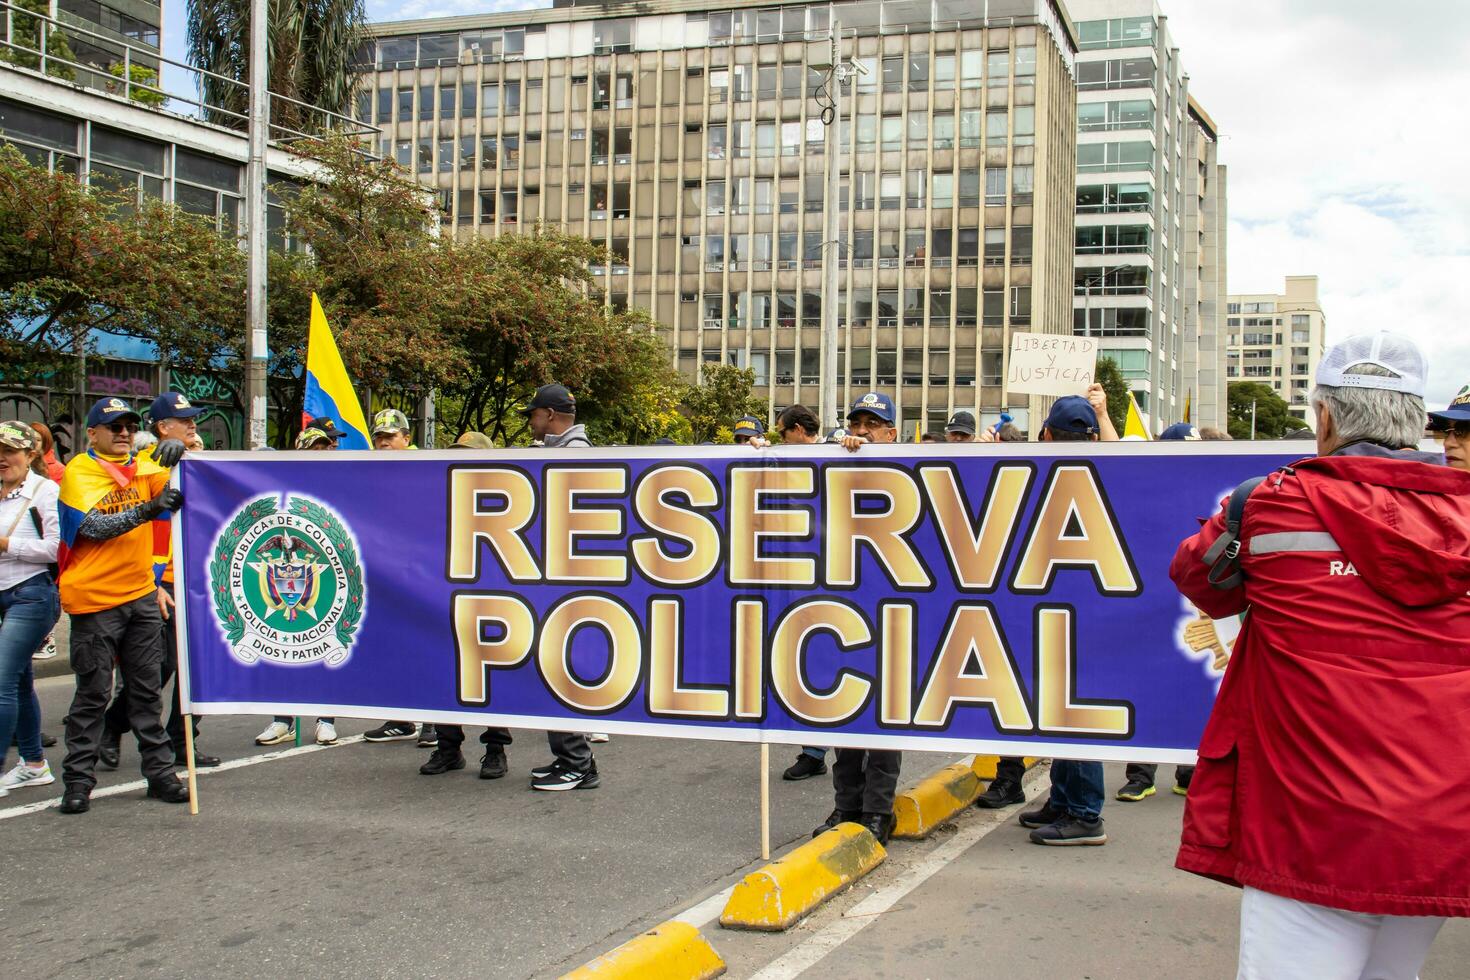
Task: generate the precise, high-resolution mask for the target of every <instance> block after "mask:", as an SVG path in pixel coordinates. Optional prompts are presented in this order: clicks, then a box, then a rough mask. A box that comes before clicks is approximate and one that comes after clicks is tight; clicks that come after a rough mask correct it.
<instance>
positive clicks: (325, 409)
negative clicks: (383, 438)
mask: <svg viewBox="0 0 1470 980" xmlns="http://www.w3.org/2000/svg"><path fill="white" fill-rule="evenodd" d="M323 416H325V417H326V418H329V419H331V420H332V421H334V422H336V423H337V428H338V429H339V430H340V431H341V432H342V438H341V440H340V441H339V442H338V443H337V448H338V449H371V448H373V446H372V443H371V442H370V441H369V440H368V431H367V428H368V427H367V419H365V418H364V417H363V414H362V404H361V403H360V402H358V400H357V392H355V391H354V390H353V389H352V379H351V378H350V377H348V376H347V368H346V366H345V365H343V363H342V355H341V354H339V353H338V352H337V341H336V340H334V339H333V338H332V328H331V327H329V326H327V314H326V313H325V312H324V311H323V310H322V304H321V302H320V301H319V300H318V299H317V298H316V293H312V294H311V332H310V333H309V334H308V336H307V341H306V397H305V398H304V399H303V400H302V405H301V421H302V423H303V424H305V423H306V422H308V421H310V420H311V419H316V418H322V417H323Z"/></svg>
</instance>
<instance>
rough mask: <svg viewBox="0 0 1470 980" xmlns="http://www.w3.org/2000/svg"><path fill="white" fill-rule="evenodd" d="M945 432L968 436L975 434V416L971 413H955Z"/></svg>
mask: <svg viewBox="0 0 1470 980" xmlns="http://www.w3.org/2000/svg"><path fill="white" fill-rule="evenodd" d="M944 431H945V432H963V433H964V434H965V435H967V436H973V435H974V434H975V416H973V415H971V414H970V413H969V412H955V413H954V414H953V415H951V416H950V417H949V422H948V424H946V425H945V427H944Z"/></svg>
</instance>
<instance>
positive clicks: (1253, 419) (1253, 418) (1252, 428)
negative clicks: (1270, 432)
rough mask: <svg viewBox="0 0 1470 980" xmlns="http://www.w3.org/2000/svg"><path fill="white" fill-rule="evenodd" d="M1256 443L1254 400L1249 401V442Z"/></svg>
mask: <svg viewBox="0 0 1470 980" xmlns="http://www.w3.org/2000/svg"><path fill="white" fill-rule="evenodd" d="M1255 441H1256V400H1255V399H1254V398H1252V399H1251V442H1255Z"/></svg>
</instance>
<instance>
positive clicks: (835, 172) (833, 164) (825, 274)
mask: <svg viewBox="0 0 1470 980" xmlns="http://www.w3.org/2000/svg"><path fill="white" fill-rule="evenodd" d="M840 37H841V28H840V27H839V26H838V24H837V22H836V21H833V23H832V63H831V65H829V66H826V67H827V68H828V73H827V89H828V91H829V93H830V97H831V100H832V101H831V105H829V106H826V107H824V109H823V112H822V122H823V123H824V124H825V125H826V127H827V132H828V134H829V135H830V136H831V137H832V138H831V139H830V140H829V141H828V145H829V146H830V147H831V153H830V154H829V155H828V160H829V162H828V165H827V194H826V197H827V207H826V211H825V221H824V222H823V228H822V238H823V240H824V242H825V243H826V253H827V262H826V265H824V266H823V267H822V348H821V350H822V372H821V388H820V392H819V395H818V401H819V402H820V403H821V404H820V405H819V407H818V415H819V417H820V418H821V421H822V431H823V432H826V431H828V430H829V428H830V427H831V426H834V425H840V424H841V422H840V421H839V420H840V418H841V415H840V414H839V409H838V405H837V389H838V384H837V314H838V311H837V281H838V279H837V273H838V270H839V269H840V268H841V264H842V243H841V242H839V241H838V235H839V234H840V232H839V230H838V213H837V206H838V196H839V193H840V192H841V189H842V181H841V166H842V83H843V82H844V81H846V80H847V79H848V78H851V77H852V76H853V75H855V74H859V73H861V74H867V69H866V68H863V67H862V65H861V64H858V65H851V64H846V63H844V62H843V61H842V55H841V51H840V50H839V38H840ZM816 67H822V66H816ZM850 363H851V362H850V361H849V364H850Z"/></svg>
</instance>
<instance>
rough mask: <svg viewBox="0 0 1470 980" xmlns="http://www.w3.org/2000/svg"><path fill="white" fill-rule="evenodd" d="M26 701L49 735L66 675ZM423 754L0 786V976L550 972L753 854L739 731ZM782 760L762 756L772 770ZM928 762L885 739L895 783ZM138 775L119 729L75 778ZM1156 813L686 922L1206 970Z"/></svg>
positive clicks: (992, 820)
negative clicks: (791, 924)
mask: <svg viewBox="0 0 1470 980" xmlns="http://www.w3.org/2000/svg"><path fill="white" fill-rule="evenodd" d="M41 691H42V701H43V715H44V716H45V718H46V719H47V723H46V726H45V727H46V729H47V730H48V731H52V732H57V733H59V719H60V718H61V717H62V715H63V714H64V713H65V709H66V705H67V702H68V700H69V696H70V680H69V678H65V677H58V678H53V679H48V680H45V681H42V682H41ZM265 721H266V719H264V718H209V719H205V721H204V735H203V738H202V740H201V745H202V747H204V748H205V749H207V750H208V751H210V752H212V753H215V754H218V755H222V756H224V757H225V758H226V759H227V760H234V759H246V758H249V757H252V756H259V755H262V754H264V753H265V752H266V751H267V750H263V749H259V748H257V747H256V746H255V745H254V744H253V743H252V738H253V736H254V735H255V734H256V732H257V731H259V729H260V728H261V727H263V725H264V724H265ZM368 727H371V723H370V722H355V721H349V720H345V719H344V720H343V721H342V722H341V724H340V725H339V729H340V731H341V733H342V734H343V736H344V737H345V736H348V735H352V734H356V733H358V732H361V731H363V730H364V729H366V728H368ZM472 738H473V736H472ZM474 745H475V743H473V741H472V742H471V743H470V745H469V746H467V748H469V747H473V746H474ZM60 748H61V747H60V746H58V747H57V749H53V750H52V754H51V759H52V762H53V765H54V766H55V767H56V768H57V769H58V771H59V769H60V760H61V754H60V751H59V749H60ZM427 754H428V753H427V750H421V749H417V748H415V747H414V746H413V744H412V743H393V744H389V745H370V744H366V743H360V742H359V743H356V744H347V745H342V746H339V747H335V748H330V749H325V750H322V751H312V752H306V753H301V754H292V755H288V756H286V757H283V758H275V759H272V760H270V761H265V762H262V763H260V764H254V765H248V766H243V767H240V768H235V769H232V770H230V771H227V772H219V773H215V774H211V775H208V776H206V777H204V778H202V779H201V781H200V799H201V804H202V812H201V814H200V816H198V817H192V818H191V817H190V816H189V815H188V813H187V808H185V807H182V806H170V805H168V804H163V803H159V802H156V801H151V800H145V799H144V798H143V795H142V790H141V789H139V790H136V791H132V792H128V793H124V794H122V795H117V796H110V797H99V798H97V799H95V801H94V805H93V810H92V812H91V813H89V814H86V815H85V816H81V817H63V816H61V815H60V814H58V813H57V812H56V811H55V810H54V809H47V810H41V811H39V812H25V813H21V814H19V815H16V816H13V817H7V816H6V814H7V813H10V812H13V811H16V810H17V809H18V808H24V807H27V806H28V805H33V804H36V803H38V802H40V801H42V800H44V799H47V798H51V797H54V796H55V795H58V794H59V791H60V785H59V780H58V783H57V785H55V786H53V787H47V788H43V789H28V790H24V791H16V792H13V793H12V794H11V795H10V796H9V797H8V798H6V799H3V800H0V854H3V858H4V865H5V874H4V879H3V880H4V887H3V888H0V921H3V922H4V923H5V924H6V932H7V934H8V936H9V937H10V939H11V941H10V942H8V943H6V944H5V945H4V946H3V947H0V977H5V978H7V980H22V978H31V977H87V978H93V977H113V976H116V977H134V976H145V975H146V976H151V977H196V976H203V975H214V976H265V975H285V976H290V975H296V976H309V977H326V978H330V977H354V978H360V977H374V976H387V975H396V976H432V977H470V976H475V977H497V978H498V977H507V978H518V977H529V976H554V975H556V974H559V973H561V972H563V971H564V970H565V969H568V968H571V967H573V966H576V965H578V964H580V963H582V962H584V961H586V960H587V959H590V958H591V957H593V956H595V955H597V954H598V953H600V952H603V951H605V950H607V949H609V948H611V947H613V946H615V945H617V944H618V943H620V942H622V941H623V940H624V939H627V938H628V937H630V936H632V935H634V934H635V933H636V932H638V931H640V930H641V929H643V928H646V927H647V926H650V925H653V924H655V923H657V922H659V921H662V920H663V919H665V918H667V917H669V916H671V915H674V914H677V913H679V912H681V911H683V910H685V909H686V908H688V907H689V906H691V905H693V904H694V903H696V902H698V901H699V900H700V899H703V898H706V897H708V896H710V895H712V894H715V893H717V892H719V891H720V890H721V889H722V888H724V887H727V886H728V885H729V884H731V883H732V882H733V881H735V880H737V879H738V877H739V875H740V874H741V873H743V872H744V871H745V870H748V869H750V868H753V867H755V866H757V865H758V864H759V863H760V862H759V861H758V860H757V858H758V838H757V833H758V824H757V812H756V802H755V801H756V794H757V779H758V768H757V767H758V751H757V749H756V748H755V747H754V746H744V745H730V744H724V743H708V742H687V741H677V740H666V739H653V738H631V737H616V738H614V740H613V741H612V742H611V743H610V744H608V745H604V746H599V747H598V748H597V757H598V764H599V769H600V770H601V771H602V774H603V785H602V788H600V789H598V790H595V791H581V792H572V793H557V794H539V793H534V792H532V791H530V790H529V789H528V788H527V778H526V775H525V773H526V771H527V770H528V769H529V768H530V767H531V766H533V765H536V764H539V763H541V762H543V761H545V760H546V759H547V757H548V753H547V750H546V745H545V741H544V739H543V737H542V736H541V735H540V734H539V733H536V732H516V742H515V744H514V745H513V746H512V747H511V749H510V762H511V775H510V776H508V777H507V778H505V779H503V780H499V781H493V782H487V781H482V780H479V779H477V778H475V771H476V766H475V760H474V758H471V759H470V766H469V767H468V768H467V769H466V770H465V771H462V772H457V773H451V774H448V775H446V776H439V777H425V776H420V775H418V773H417V767H418V765H419V763H420V762H421V761H422V760H423V759H424V758H425V757H426V756H427ZM792 754H794V750H793V751H788V750H785V749H783V748H779V747H778V748H774V749H773V752H772V767H773V771H774V770H779V769H780V768H782V767H784V766H785V765H786V764H787V763H788V762H789V761H790V759H789V758H788V756H790V755H792ZM12 759H13V756H12ZM949 761H952V760H951V759H950V758H949V757H948V756H939V755H921V754H910V755H906V756H905V777H906V779H905V781H906V782H909V781H914V780H917V779H918V778H919V777H921V776H922V775H924V774H926V773H928V772H930V771H932V770H934V769H936V768H938V767H939V766H940V765H942V764H944V763H946V762H949ZM1120 775H1121V774H1120V773H1112V772H1110V774H1109V785H1112V784H1113V783H1115V782H1117V781H1118V777H1119V776H1120ZM137 778H138V771H137V754H136V751H135V749H134V748H133V746H131V745H128V744H126V743H125V745H124V751H123V763H122V769H121V771H120V772H116V773H105V774H102V779H101V785H102V786H104V787H105V786H112V785H118V784H122V783H126V782H128V781H131V780H136V779H137ZM1039 778H1040V782H1039V783H1038V784H1037V787H1038V789H1039V788H1040V786H1041V785H1042V784H1044V781H1045V777H1044V774H1042V775H1041V776H1040V777H1039ZM830 799H831V797H830V784H829V783H828V782H827V781H826V780H825V779H814V780H810V781H808V782H805V783H798V784H790V783H782V782H780V781H779V779H777V780H776V781H774V782H773V785H772V793H771V800H772V836H773V841H774V842H775V843H776V844H777V845H778V846H779V845H780V844H783V843H786V842H792V841H799V840H804V839H805V838H806V836H807V834H808V833H809V831H810V829H811V827H812V826H814V825H815V824H816V823H817V822H819V821H820V820H821V818H823V817H824V816H825V815H826V813H827V811H828V809H830V806H831V803H830ZM1180 804H1181V801H1180V800H1179V799H1178V798H1176V797H1173V796H1161V797H1156V798H1154V799H1151V800H1148V801H1146V802H1145V803H1143V804H1137V805H1131V806H1126V807H1125V806H1124V805H1121V804H1118V805H1114V804H1109V807H1108V811H1107V813H1106V814H1105V816H1106V817H1107V819H1108V827H1109V832H1110V834H1111V835H1112V837H1113V840H1112V843H1110V844H1109V845H1108V846H1107V847H1102V848H1068V849H1048V848H1040V847H1035V846H1034V845H1030V844H1028V843H1026V842H1025V836H1024V832H1023V831H1022V830H1021V829H1020V828H1019V827H1017V826H1016V825H1015V824H1014V818H1013V815H1012V814H1004V815H1000V817H996V816H992V815H988V814H982V813H980V812H978V811H970V812H969V813H967V814H966V815H965V816H963V817H962V818H960V819H959V820H958V821H957V824H956V826H955V827H953V828H945V829H943V830H942V831H941V832H940V833H939V834H937V835H936V836H935V838H934V839H931V840H930V841H926V842H920V843H913V844H910V843H903V842H899V843H895V844H894V845H893V848H892V850H891V857H890V860H889V862H888V863H887V864H886V865H884V866H883V867H882V868H880V869H879V870H878V871H877V872H875V873H874V874H873V875H871V876H869V878H868V879H865V880H864V881H863V882H862V883H860V884H859V885H858V886H857V887H856V888H854V889H852V891H850V892H849V893H848V894H847V895H845V896H843V897H842V898H840V899H839V900H837V901H836V902H834V903H833V904H832V905H830V906H828V907H827V908H825V909H823V910H822V911H820V912H819V913H817V914H816V915H814V916H812V917H811V918H810V919H808V920H807V921H806V922H805V923H803V924H802V925H800V926H799V927H797V928H796V929H794V930H792V931H790V932H788V933H786V934H782V935H774V936H773V935H763V934H749V933H734V932H729V931H724V930H721V929H720V927H719V926H718V925H717V924H709V925H706V926H705V927H704V932H705V934H706V935H707V936H708V937H709V938H710V939H711V941H712V942H713V943H714V944H715V946H716V947H717V948H718V949H719V950H720V952H721V953H722V955H724V956H725V957H726V959H727V961H728V962H729V964H730V975H731V976H736V977H746V976H753V975H755V974H757V973H759V972H760V971H762V970H766V971H767V972H766V973H765V974H764V975H763V976H765V977H771V978H774V977H780V976H794V975H796V973H795V972H792V971H793V967H792V966H791V964H792V963H796V964H798V965H799V966H801V967H802V968H804V969H806V970H807V972H806V973H805V976H808V977H833V978H838V977H842V978H846V977H852V976H916V977H966V978H968V977H979V976H1008V975H1009V976H1037V975H1046V976H1051V977H1063V978H1064V977H1090V978H1103V977H1114V976H1117V977H1122V976H1137V975H1140V974H1143V975H1147V974H1148V973H1150V972H1159V973H1165V974H1169V975H1177V976H1199V977H1215V976H1219V977H1228V976H1231V975H1233V969H1234V946H1235V941H1236V926H1235V909H1236V902H1237V895H1236V893H1235V892H1233V891H1232V890H1230V889H1228V888H1225V887H1223V886H1220V885H1215V884H1212V883H1210V882H1206V881H1203V880H1201V879H1197V878H1194V877H1192V876H1189V875H1184V874H1182V873H1180V872H1176V871H1173V870H1172V869H1171V867H1170V862H1171V860H1172V853H1173V846H1174V844H1175V842H1176V841H1177V834H1178V820H1179V809H1180ZM1000 820H1004V821H1005V822H999V821H1000ZM972 839H973V841H974V842H973V844H971V845H969V846H965V847H963V848H962V849H957V845H959V844H966V843H967V842H968V841H970V840H972ZM895 889H898V890H900V891H902V894H900V895H898V897H897V898H896V900H894V901H892V902H891V903H889V904H888V905H887V906H886V907H885V908H884V909H883V910H882V911H881V912H877V913H874V912H872V911H870V910H869V909H870V907H871V906H872V903H873V902H874V901H876V900H880V899H883V897H884V896H885V895H893V894H896V892H895ZM904 889H907V890H904ZM865 902H866V903H867V905H864V903H865ZM879 904H882V903H881V902H880V903H879ZM854 913H855V914H854ZM1466 963H1470V926H1467V923H1465V922H1464V921H1457V922H1452V923H1450V925H1449V926H1447V927H1446V929H1445V931H1444V932H1443V933H1442V935H1441V937H1440V940H1439V942H1438V943H1437V945H1436V947H1435V950H1434V951H1433V953H1432V955H1431V959H1430V962H1429V964H1428V965H1427V966H1426V968H1425V971H1424V973H1423V977H1424V980H1449V978H1454V977H1463V976H1465V975H1466V971H1465V969H1464V964H1466Z"/></svg>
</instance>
